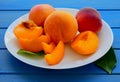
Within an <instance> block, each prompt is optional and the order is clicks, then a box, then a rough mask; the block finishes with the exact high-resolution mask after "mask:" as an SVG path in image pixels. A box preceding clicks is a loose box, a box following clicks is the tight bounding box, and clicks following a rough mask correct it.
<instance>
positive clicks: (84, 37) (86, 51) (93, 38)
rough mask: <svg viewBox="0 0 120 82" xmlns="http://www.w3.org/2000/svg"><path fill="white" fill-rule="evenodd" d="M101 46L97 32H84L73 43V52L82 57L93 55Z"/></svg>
mask: <svg viewBox="0 0 120 82" xmlns="http://www.w3.org/2000/svg"><path fill="white" fill-rule="evenodd" d="M98 46H99V38H98V36H97V35H96V33H95V32H92V31H84V32H82V33H80V34H78V35H77V36H76V37H75V38H74V40H73V41H72V42H71V47H72V49H73V50H75V51H76V52H78V53H79V54H81V55H91V54H92V53H94V52H96V50H97V49H98Z"/></svg>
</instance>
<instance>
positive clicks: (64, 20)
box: [44, 11, 78, 43]
mask: <svg viewBox="0 0 120 82" xmlns="http://www.w3.org/2000/svg"><path fill="white" fill-rule="evenodd" d="M44 30H45V33H47V34H49V36H50V37H51V39H52V41H53V42H54V43H58V42H59V41H60V40H62V41H63V42H64V43H67V42H69V41H71V40H72V39H73V38H74V37H75V35H76V33H77V31H78V24H77V20H76V19H75V17H74V16H73V15H72V14H71V13H69V12H66V11H54V12H53V13H51V14H50V15H49V16H48V17H47V18H46V20H45V23H44Z"/></svg>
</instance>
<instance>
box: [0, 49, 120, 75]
mask: <svg viewBox="0 0 120 82" xmlns="http://www.w3.org/2000/svg"><path fill="white" fill-rule="evenodd" d="M0 53H1V54H0V56H1V57H0V61H2V62H0V74H9V73H12V74H29V73H30V74H50V75H53V74H65V73H68V74H107V73H106V72H105V71H103V70H102V69H100V68H98V67H97V66H96V65H95V64H94V63H91V64H88V65H85V66H83V67H78V68H73V69H65V70H51V69H43V68H37V67H33V66H30V65H28V64H25V63H23V62H21V61H19V60H17V59H16V58H14V57H13V56H12V55H11V54H10V53H9V52H8V51H7V50H0ZM115 53H116V58H117V65H116V67H115V68H114V70H113V74H120V50H115Z"/></svg>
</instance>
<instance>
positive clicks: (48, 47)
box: [42, 42, 55, 54]
mask: <svg viewBox="0 0 120 82" xmlns="http://www.w3.org/2000/svg"><path fill="white" fill-rule="evenodd" d="M42 48H43V50H44V52H45V54H50V53H51V52H52V51H53V50H54V48H55V44H54V43H53V42H51V43H50V44H47V43H46V42H42Z"/></svg>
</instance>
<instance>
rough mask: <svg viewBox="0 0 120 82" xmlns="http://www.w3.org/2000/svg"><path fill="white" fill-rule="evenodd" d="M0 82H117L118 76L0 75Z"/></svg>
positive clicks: (119, 77) (119, 79)
mask: <svg viewBox="0 0 120 82" xmlns="http://www.w3.org/2000/svg"><path fill="white" fill-rule="evenodd" d="M0 81H1V82H9V81H12V82H48V81H49V82H119V81H120V75H82V74H72V75H70V74H68V73H67V74H54V73H53V74H49V75H47V74H37V75H36V74H33V75H32V74H28V75H9V74H8V75H0Z"/></svg>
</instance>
